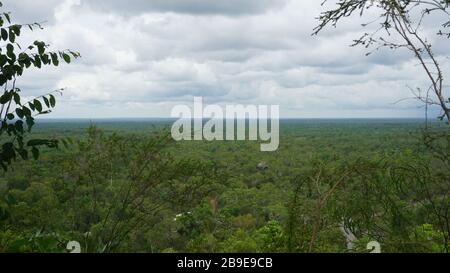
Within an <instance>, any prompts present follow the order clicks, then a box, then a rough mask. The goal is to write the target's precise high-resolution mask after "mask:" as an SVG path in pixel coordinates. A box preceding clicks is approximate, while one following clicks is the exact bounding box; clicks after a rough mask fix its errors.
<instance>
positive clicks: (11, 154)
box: [0, 2, 80, 171]
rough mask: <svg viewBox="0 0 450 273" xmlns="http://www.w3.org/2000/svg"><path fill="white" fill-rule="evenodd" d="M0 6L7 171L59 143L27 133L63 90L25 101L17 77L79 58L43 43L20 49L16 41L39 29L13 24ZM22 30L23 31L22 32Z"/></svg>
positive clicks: (1, 147)
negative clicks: (52, 49)
mask: <svg viewBox="0 0 450 273" xmlns="http://www.w3.org/2000/svg"><path fill="white" fill-rule="evenodd" d="M2 7H3V4H2V2H0V45H1V46H0V87H1V89H3V94H1V95H0V122H1V125H0V140H1V141H0V167H1V168H2V169H3V170H5V171H7V169H8V166H9V165H10V164H11V163H12V161H14V160H16V158H18V157H20V158H22V159H24V160H27V159H28V158H31V157H33V158H35V159H37V158H38V157H39V148H40V147H42V146H46V147H48V148H56V147H58V145H59V141H58V140H56V139H50V138H40V139H38V138H34V137H30V136H29V133H30V132H31V129H32V128H33V126H34V124H35V117H36V116H40V115H45V114H49V113H51V112H52V109H53V108H54V107H55V106H56V97H55V95H59V94H60V93H61V91H62V90H56V91H53V92H49V93H47V94H43V95H41V96H39V97H36V98H33V99H31V100H29V101H24V100H23V96H22V90H21V89H20V88H19V87H18V86H19V83H18V80H19V79H20V77H21V76H22V75H23V74H24V73H25V72H26V71H27V70H28V69H31V68H35V69H41V68H42V67H43V66H58V65H59V63H60V60H64V61H65V62H66V63H70V62H71V60H72V58H75V59H76V58H79V57H80V54H79V53H77V52H73V51H71V50H64V51H50V50H49V45H48V44H46V43H45V42H43V41H35V42H34V43H33V44H30V45H23V44H22V45H21V44H20V42H19V39H20V38H21V36H23V35H22V34H23V33H24V32H25V31H34V30H35V29H42V26H41V25H40V24H39V23H33V24H22V25H20V24H14V23H13V22H12V19H11V14H10V13H9V12H2V9H1V8H2ZM24 29H25V31H24Z"/></svg>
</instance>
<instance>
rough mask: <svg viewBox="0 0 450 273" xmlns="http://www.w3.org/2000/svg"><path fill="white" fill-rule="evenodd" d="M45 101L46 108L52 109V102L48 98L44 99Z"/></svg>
mask: <svg viewBox="0 0 450 273" xmlns="http://www.w3.org/2000/svg"><path fill="white" fill-rule="evenodd" d="M43 99H44V103H45V106H47V108H50V101H49V100H48V99H47V97H43Z"/></svg>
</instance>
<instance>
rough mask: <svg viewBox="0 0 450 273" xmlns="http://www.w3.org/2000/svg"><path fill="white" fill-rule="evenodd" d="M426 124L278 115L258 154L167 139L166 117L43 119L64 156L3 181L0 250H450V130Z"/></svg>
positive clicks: (45, 133) (242, 146)
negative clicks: (271, 138)
mask: <svg viewBox="0 0 450 273" xmlns="http://www.w3.org/2000/svg"><path fill="white" fill-rule="evenodd" d="M429 126H430V127H432V128H433V129H432V130H431V129H428V131H427V132H428V133H426V134H425V131H424V123H423V121H420V120H283V121H282V122H281V141H280V148H279V150H278V151H277V152H275V153H262V152H260V151H259V146H258V143H252V142H206V141H205V142H198V141H192V142H189V141H184V142H173V141H172V140H171V138H170V135H169V134H168V133H167V130H168V128H169V127H170V121H168V120H140V121H139V120H137V121H136V120H134V121H127V120H122V121H121V120H116V121H114V120H111V121H107V120H104V121H94V122H92V123H90V122H87V121H83V120H78V121H76V120H72V121H42V122H40V123H38V126H37V127H36V128H35V131H34V137H38V138H39V137H49V138H54V137H56V138H60V139H65V140H66V142H67V148H64V147H60V148H59V149H43V150H42V151H41V157H40V159H39V161H33V160H29V161H22V160H17V161H16V162H15V163H13V165H12V166H11V171H8V172H6V173H2V174H1V178H0V196H1V199H0V226H1V228H0V252H65V251H67V250H66V245H67V243H68V242H69V241H78V242H80V244H81V248H82V249H81V250H82V251H83V252H157V253H159V252H202V253H203V252H368V251H369V250H367V248H366V246H367V243H368V242H370V241H377V242H379V243H380V245H381V249H382V251H383V252H448V251H449V249H450V243H449V240H448V236H449V217H450V215H449V213H450V212H449V205H450V197H449V195H448V193H449V190H450V183H449V182H450V181H449V180H448V177H449V176H448V172H449V171H450V164H449V158H450V157H449V156H448V155H449V150H448V147H449V145H448V144H449V142H448V141H449V138H448V135H447V136H446V133H447V132H448V131H447V130H448V129H447V128H446V125H444V124H441V123H437V122H436V123H432V124H431V125H429ZM431 131H432V132H433V133H432V134H431V133H430V132H431ZM445 137H447V138H445Z"/></svg>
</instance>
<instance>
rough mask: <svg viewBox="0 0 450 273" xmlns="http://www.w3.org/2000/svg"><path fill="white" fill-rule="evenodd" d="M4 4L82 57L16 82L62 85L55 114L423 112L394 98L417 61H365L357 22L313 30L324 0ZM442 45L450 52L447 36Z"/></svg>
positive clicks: (411, 78)
mask: <svg viewBox="0 0 450 273" xmlns="http://www.w3.org/2000/svg"><path fill="white" fill-rule="evenodd" d="M3 2H4V6H5V7H4V10H9V11H11V12H12V14H13V17H14V18H15V19H16V21H17V22H20V23H23V22H34V21H39V22H40V21H47V22H46V23H45V24H44V27H45V30H44V31H35V32H33V33H30V35H31V37H30V38H29V40H27V41H26V42H27V43H29V42H30V41H32V40H33V39H42V40H44V41H46V42H48V43H50V44H51V45H52V48H60V49H65V48H71V49H74V50H77V51H79V52H81V54H82V56H83V58H82V59H81V60H78V61H76V62H73V63H72V64H71V65H64V66H60V67H58V68H57V69H56V68H45V69H43V70H40V71H37V70H31V71H27V73H26V74H25V76H24V77H23V78H22V79H21V80H20V82H19V84H20V85H21V86H22V87H23V88H22V89H23V91H24V94H25V92H26V94H28V95H29V96H36V95H39V94H42V93H46V92H47V91H49V90H53V89H56V88H62V87H64V88H67V89H66V91H65V93H64V97H63V98H62V99H61V103H60V104H58V105H59V107H58V108H57V111H56V112H55V113H54V115H55V117H56V116H57V117H88V118H91V117H119V116H121V117H123V116H126V117H133V116H136V117H151V116H168V115H170V112H171V107H173V106H174V105H176V104H179V103H192V97H193V96H203V97H204V99H205V102H207V103H218V104H224V103H239V104H247V103H251V104H279V105H280V109H281V114H282V116H286V117H379V116H387V115H389V116H403V117H410V116H421V115H422V112H421V111H422V110H421V109H420V108H418V104H417V102H414V101H409V100H408V101H405V102H403V103H402V104H393V102H396V101H398V100H400V99H403V98H405V97H409V96H411V94H410V91H409V89H408V86H410V87H414V88H415V87H424V86H426V79H425V78H424V77H421V75H422V74H421V73H420V68H419V67H418V66H417V63H415V62H414V60H413V58H412V57H413V56H411V55H410V54H409V52H407V51H402V50H397V51H389V50H380V51H379V52H375V53H374V54H372V55H370V56H368V57H365V53H366V52H367V51H366V50H365V49H363V48H352V47H349V45H350V44H351V43H352V41H353V39H355V38H357V37H359V35H361V34H362V29H361V21H360V20H358V19H348V20H345V22H343V23H342V24H340V25H339V26H338V28H337V29H329V30H326V31H324V32H323V33H321V34H320V35H318V36H311V32H312V30H313V28H314V26H315V25H316V24H317V21H316V19H315V18H316V16H317V15H318V14H319V13H320V11H321V10H322V7H321V5H320V2H321V1H318V0H301V1H300V0H129V1H117V0H3ZM430 25H433V24H430ZM427 26H428V25H427ZM24 33H25V32H24ZM27 35H28V34H27ZM435 45H436V47H435V48H436V50H437V52H438V53H439V54H442V55H448V53H449V52H450V50H449V48H448V46H447V43H446V42H445V41H439V42H437V43H436V44H435ZM443 68H444V69H446V70H447V71H448V70H449V69H450V64H449V63H448V61H447V62H446V63H445V64H444V67H443ZM383 113H386V114H383Z"/></svg>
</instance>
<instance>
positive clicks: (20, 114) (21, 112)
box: [16, 108, 25, 118]
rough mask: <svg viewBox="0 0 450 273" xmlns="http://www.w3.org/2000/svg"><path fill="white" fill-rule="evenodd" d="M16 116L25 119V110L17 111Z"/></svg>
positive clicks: (18, 109)
mask: <svg viewBox="0 0 450 273" xmlns="http://www.w3.org/2000/svg"><path fill="white" fill-rule="evenodd" d="M16 114H17V116H18V117H19V118H23V117H24V116H25V114H24V112H23V110H22V109H20V108H17V109H16Z"/></svg>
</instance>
